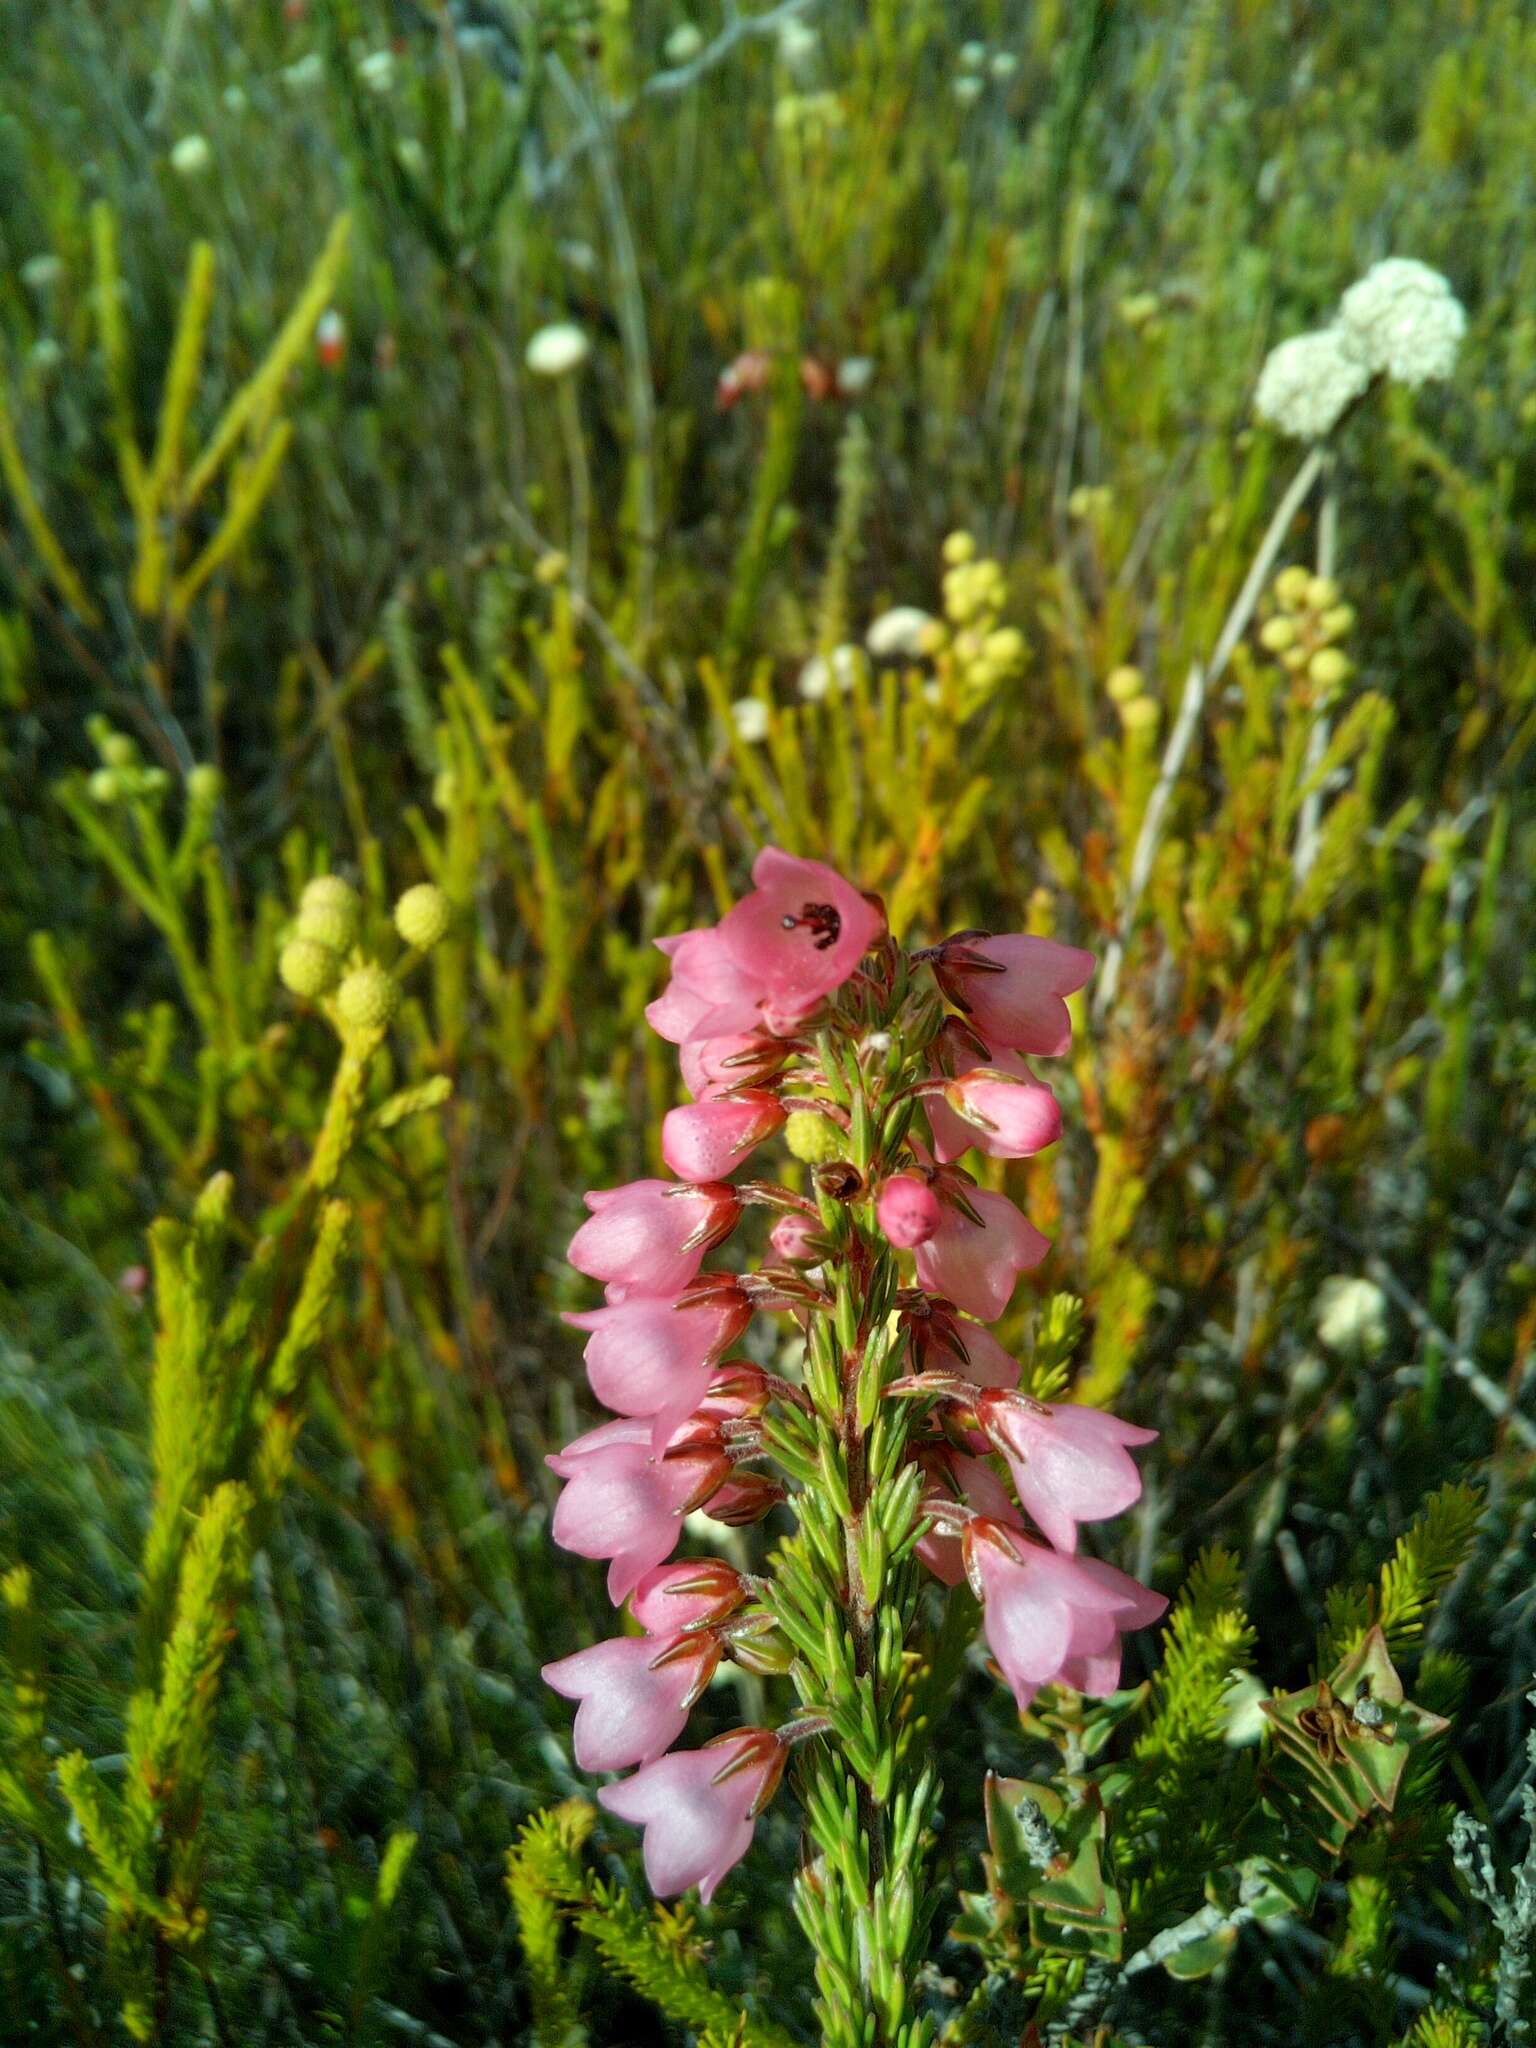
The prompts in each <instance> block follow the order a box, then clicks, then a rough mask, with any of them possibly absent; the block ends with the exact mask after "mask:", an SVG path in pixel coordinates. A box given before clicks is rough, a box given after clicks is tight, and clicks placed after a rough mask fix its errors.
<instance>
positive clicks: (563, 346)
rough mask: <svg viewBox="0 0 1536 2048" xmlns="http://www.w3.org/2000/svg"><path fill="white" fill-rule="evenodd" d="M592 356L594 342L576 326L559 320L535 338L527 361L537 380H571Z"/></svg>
mask: <svg viewBox="0 0 1536 2048" xmlns="http://www.w3.org/2000/svg"><path fill="white" fill-rule="evenodd" d="M591 353H592V344H591V342H590V341H588V339H587V337H586V335H585V334H584V333H583V332H582V330H581V329H580V328H579V327H578V326H577V325H576V324H575V322H574V321H571V320H559V321H556V322H555V324H554V325H553V326H551V327H541V328H540V329H539V331H538V333H537V334H535V335H533V336H532V337H531V339H530V340H529V343H528V346H527V348H526V350H525V351H524V353H523V360H524V362H526V363H527V365H528V367H529V369H530V370H531V371H532V372H533V374H534V375H535V376H536V377H568V376H569V375H570V374H571V372H572V371H573V370H579V369H580V368H581V366H582V364H583V363H584V362H585V361H586V360H587V358H588V356H589V355H591Z"/></svg>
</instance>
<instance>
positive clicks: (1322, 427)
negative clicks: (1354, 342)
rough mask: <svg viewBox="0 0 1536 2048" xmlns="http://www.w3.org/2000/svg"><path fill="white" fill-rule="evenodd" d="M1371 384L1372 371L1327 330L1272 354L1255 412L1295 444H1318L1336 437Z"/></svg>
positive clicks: (1304, 336)
mask: <svg viewBox="0 0 1536 2048" xmlns="http://www.w3.org/2000/svg"><path fill="white" fill-rule="evenodd" d="M1370 381H1371V372H1370V370H1369V368H1368V367H1367V365H1366V364H1365V363H1364V362H1363V361H1362V359H1361V358H1360V356H1359V355H1357V354H1356V353H1355V351H1354V350H1353V349H1352V348H1351V347H1350V346H1349V344H1348V343H1347V342H1346V340H1345V338H1344V336H1343V334H1342V333H1341V332H1340V330H1339V329H1338V328H1337V327H1322V328H1319V329H1318V330H1317V331H1316V332H1315V333H1313V334H1297V335H1294V336H1293V337H1292V338H1291V340H1289V341H1282V342H1281V343H1280V345H1279V347H1278V348H1272V349H1271V350H1270V352H1269V354H1268V356H1267V357H1266V358H1265V360H1264V367H1263V369H1262V370H1261V371H1260V372H1259V385H1258V389H1257V390H1256V391H1255V392H1254V394H1253V408H1254V411H1255V412H1256V413H1257V414H1258V415H1259V417H1260V419H1264V420H1268V421H1269V423H1270V425H1271V426H1275V427H1278V428H1279V429H1280V431H1281V433H1282V434H1289V435H1290V436H1291V438H1292V439H1293V440H1296V441H1318V440H1321V439H1322V437H1323V435H1324V434H1329V433H1332V431H1333V429H1334V428H1335V427H1336V426H1337V425H1338V423H1339V421H1340V420H1341V419H1342V418H1343V416H1344V414H1345V412H1346V411H1347V410H1348V409H1349V407H1350V406H1351V405H1353V403H1354V402H1355V400H1356V399H1357V398H1358V397H1359V396H1360V394H1361V392H1362V391H1363V390H1364V389H1365V387H1366V385H1367V384H1369V383H1370Z"/></svg>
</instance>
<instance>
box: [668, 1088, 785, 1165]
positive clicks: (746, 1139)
mask: <svg viewBox="0 0 1536 2048" xmlns="http://www.w3.org/2000/svg"><path fill="white" fill-rule="evenodd" d="M784 1118H785V1111H784V1108H783V1105H782V1104H781V1103H780V1101H779V1099H778V1097H777V1096H776V1095H769V1094H768V1093H767V1092H766V1091H765V1090H763V1089H760V1088H750V1089H746V1090H744V1091H743V1092H742V1093H740V1094H738V1095H722V1096H719V1097H715V1098H713V1099H711V1100H709V1101H705V1102H687V1103H684V1104H683V1105H682V1106H681V1108H678V1109H669V1110H668V1111H667V1113H666V1116H665V1117H664V1118H663V1119H662V1125H661V1156H662V1158H663V1159H665V1161H666V1162H667V1164H668V1166H670V1167H671V1169H672V1171H673V1172H674V1173H675V1174H676V1175H677V1176H678V1178H679V1179H680V1180H691V1181H714V1180H722V1179H724V1177H725V1175H726V1174H728V1173H733V1172H734V1171H735V1169H736V1168H737V1167H738V1166H740V1164H741V1163H742V1161H743V1160H744V1159H745V1158H746V1156H747V1154H748V1153H749V1152H750V1151H751V1150H752V1149H753V1147H754V1146H756V1145H761V1144H762V1142H763V1140H764V1139H765V1138H771V1137H772V1136H773V1134H774V1132H775V1131H776V1130H778V1129H779V1127H780V1125H781V1124H782V1123H783V1122H784Z"/></svg>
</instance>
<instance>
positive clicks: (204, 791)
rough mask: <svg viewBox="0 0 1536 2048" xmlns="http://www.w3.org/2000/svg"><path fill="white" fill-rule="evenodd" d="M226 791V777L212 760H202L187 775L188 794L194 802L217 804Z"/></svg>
mask: <svg viewBox="0 0 1536 2048" xmlns="http://www.w3.org/2000/svg"><path fill="white" fill-rule="evenodd" d="M223 793H224V778H223V776H222V775H221V774H220V773H219V771H218V769H217V768H215V767H213V766H212V764H211V763H210V762H207V761H200V762H199V763H198V764H197V766H196V767H195V768H194V769H192V770H191V772H190V773H189V774H188V776H187V796H188V799H189V800H190V801H191V802H192V803H194V804H207V805H209V806H210V807H211V806H212V805H214V804H216V803H217V802H218V800H219V798H220V797H221V796H222V795H223Z"/></svg>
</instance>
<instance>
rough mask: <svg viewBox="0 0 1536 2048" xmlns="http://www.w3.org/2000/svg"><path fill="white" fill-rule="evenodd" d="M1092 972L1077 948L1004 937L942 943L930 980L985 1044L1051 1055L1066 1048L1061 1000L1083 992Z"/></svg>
mask: <svg viewBox="0 0 1536 2048" xmlns="http://www.w3.org/2000/svg"><path fill="white" fill-rule="evenodd" d="M1095 964H1096V963H1095V961H1094V957H1093V955H1092V954H1091V953H1085V952H1084V951H1083V950H1082V948H1081V947H1080V946H1063V945H1060V944H1058V943H1057V941H1056V940H1055V939H1036V938H1030V937H1028V936H1027V935H1026V934H1025V933H1023V932H1004V933H1003V934H1001V935H1000V936H999V937H997V938H979V939H972V938H963V939H950V940H947V941H946V942H945V944H944V946H943V947H942V948H941V950H940V955H939V958H938V959H937V960H936V961H935V963H934V973H935V975H936V976H937V978H938V983H939V986H940V987H941V988H942V989H943V991H944V993H945V995H947V996H948V997H949V999H950V1001H951V1002H952V1003H953V1004H954V1005H955V1007H956V1009H958V1010H963V1011H964V1012H965V1013H966V1016H967V1017H968V1018H969V1020H970V1022H971V1023H972V1024H973V1025H974V1026H975V1027H976V1029H977V1030H978V1031H979V1032H980V1033H981V1035H982V1037H983V1038H985V1039H986V1040H987V1041H988V1043H989V1044H992V1045H998V1046H1007V1047H1009V1048H1010V1049H1011V1050H1013V1051H1015V1052H1030V1053H1037V1054H1041V1055H1055V1054H1059V1053H1064V1052H1066V1051H1067V1049H1068V1048H1069V1047H1070V1045H1071V1043H1072V1019H1071V1017H1070V1016H1069V1015H1068V1013H1067V1006H1066V1003H1065V1002H1064V1001H1063V1000H1062V999H1063V997H1065V996H1069V995H1072V994H1073V993H1074V992H1075V991H1076V990H1078V989H1080V988H1081V987H1082V986H1083V984H1084V982H1086V981H1087V980H1088V978H1089V976H1090V975H1091V974H1092V973H1093V970H1094V966H1095Z"/></svg>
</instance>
